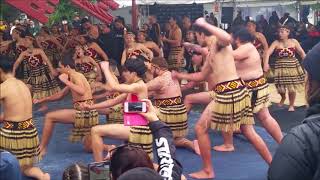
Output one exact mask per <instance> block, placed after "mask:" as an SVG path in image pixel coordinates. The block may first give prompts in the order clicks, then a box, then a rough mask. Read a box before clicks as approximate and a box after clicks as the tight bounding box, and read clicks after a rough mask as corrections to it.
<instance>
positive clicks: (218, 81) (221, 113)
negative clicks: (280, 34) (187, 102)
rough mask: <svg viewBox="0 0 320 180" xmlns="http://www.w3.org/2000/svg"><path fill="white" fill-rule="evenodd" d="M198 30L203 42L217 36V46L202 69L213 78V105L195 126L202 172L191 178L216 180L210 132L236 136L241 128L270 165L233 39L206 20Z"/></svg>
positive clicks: (215, 45)
mask: <svg viewBox="0 0 320 180" xmlns="http://www.w3.org/2000/svg"><path fill="white" fill-rule="evenodd" d="M195 24H196V26H198V27H199V30H197V31H202V32H203V33H204V34H205V37H204V38H208V37H210V35H215V36H216V38H217V41H216V43H212V45H211V47H210V49H209V51H210V53H209V55H208V56H207V60H206V61H208V63H207V66H204V67H203V73H204V75H205V76H207V75H209V74H212V76H213V77H214V79H213V84H215V88H214V91H215V94H214V101H211V102H210V103H209V105H208V106H207V107H206V109H205V110H204V112H203V113H202V115H201V117H200V119H199V121H198V122H197V124H196V126H195V131H196V135H197V139H198V141H199V148H200V153H201V158H202V160H203V168H202V170H200V171H198V172H195V173H192V174H190V176H191V177H192V178H196V179H204V178H213V177H214V176H215V175H214V171H213V167H212V163H211V143H210V139H209V134H208V131H209V128H210V127H211V129H213V130H219V131H224V132H233V131H237V130H239V129H240V128H241V131H242V133H243V134H244V135H245V136H246V137H247V138H248V139H249V141H250V142H251V143H252V144H253V146H254V147H255V148H256V150H257V151H258V152H259V154H260V155H261V156H262V158H263V159H264V160H265V161H266V162H267V163H268V164H270V163H271V160H272V156H271V154H270V152H269V150H268V148H267V146H266V144H265V143H264V141H263V140H262V138H261V137H260V136H259V135H258V134H257V133H256V132H255V130H254V128H253V124H254V119H253V114H252V109H251V101H250V96H249V92H248V90H247V88H246V86H245V84H244V83H243V81H242V80H241V79H240V78H239V76H238V75H237V71H236V66H235V62H234V58H233V50H232V47H231V41H232V38H231V36H230V35H229V34H228V33H227V32H225V31H223V30H221V29H219V28H217V27H214V26H212V25H210V24H208V23H207V22H206V21H205V20H204V18H199V19H198V20H197V21H196V23H195Z"/></svg>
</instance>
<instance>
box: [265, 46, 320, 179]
mask: <svg viewBox="0 0 320 180" xmlns="http://www.w3.org/2000/svg"><path fill="white" fill-rule="evenodd" d="M319 56H320V43H318V44H317V45H316V46H315V47H313V48H312V50H311V51H310V52H309V53H308V54H307V56H306V58H305V59H304V61H303V65H304V67H305V69H306V71H307V73H308V79H307V84H306V98H307V102H308V104H309V106H310V107H309V109H308V111H307V117H306V119H305V120H304V121H303V124H301V125H299V126H297V127H295V128H293V129H292V130H291V131H290V132H289V133H288V134H287V135H286V136H285V137H284V139H283V140H282V143H281V144H280V146H279V148H278V150H277V152H276V153H275V155H274V157H273V161H272V163H271V165H270V168H269V172H268V179H269V180H287V179H288V180H319V179H320V73H319V69H320V61H319Z"/></svg>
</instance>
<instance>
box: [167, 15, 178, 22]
mask: <svg viewBox="0 0 320 180" xmlns="http://www.w3.org/2000/svg"><path fill="white" fill-rule="evenodd" d="M171 18H172V19H173V20H174V21H177V20H178V18H177V16H173V15H172V16H169V18H168V20H170V19H171Z"/></svg>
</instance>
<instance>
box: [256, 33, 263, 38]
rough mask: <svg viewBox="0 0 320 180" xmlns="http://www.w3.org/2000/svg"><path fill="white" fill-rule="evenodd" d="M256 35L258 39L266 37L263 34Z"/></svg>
mask: <svg viewBox="0 0 320 180" xmlns="http://www.w3.org/2000/svg"><path fill="white" fill-rule="evenodd" d="M255 35H256V37H257V38H263V37H264V35H263V34H262V33H261V32H256V34H255Z"/></svg>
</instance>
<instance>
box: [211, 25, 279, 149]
mask: <svg viewBox="0 0 320 180" xmlns="http://www.w3.org/2000/svg"><path fill="white" fill-rule="evenodd" d="M232 36H233V44H234V47H236V48H237V49H236V50H234V51H233V57H234V59H235V64H236V68H237V73H238V75H239V76H240V77H241V79H242V80H244V82H245V84H246V86H247V88H248V89H249V91H250V96H251V106H252V109H253V113H256V114H257V116H258V119H259V120H260V121H261V123H262V125H263V127H264V128H266V130H267V131H268V132H269V134H270V135H271V136H272V137H273V138H274V139H275V140H276V141H277V143H280V142H281V140H282V137H283V135H282V132H281V129H280V126H279V124H278V123H277V121H276V120H275V119H274V118H273V117H272V116H271V115H270V112H269V109H268V106H269V105H270V92H269V85H268V83H267V80H266V79H265V78H264V77H263V70H262V67H261V57H260V55H259V52H258V51H257V49H256V48H255V46H254V45H253V44H252V41H253V36H252V35H251V34H250V32H249V31H248V30H247V29H245V28H241V29H240V30H238V31H236V32H234V33H233V35H232ZM223 137H224V144H223V145H221V146H215V147H214V150H216V151H233V150H234V146H233V136H232V132H230V133H229V134H227V133H223Z"/></svg>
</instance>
